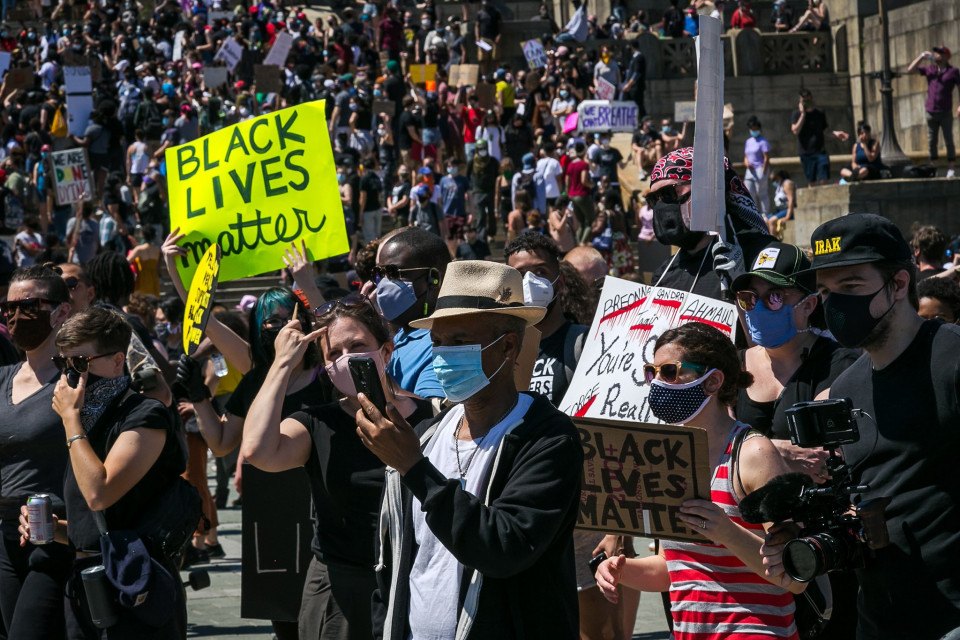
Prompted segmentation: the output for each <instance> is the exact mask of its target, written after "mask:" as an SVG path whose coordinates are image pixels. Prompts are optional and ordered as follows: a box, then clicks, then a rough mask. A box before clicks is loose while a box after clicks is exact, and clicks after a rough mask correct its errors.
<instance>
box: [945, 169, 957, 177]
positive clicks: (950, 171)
mask: <svg viewBox="0 0 960 640" xmlns="http://www.w3.org/2000/svg"><path fill="white" fill-rule="evenodd" d="M947 177H948V178H956V177H957V172H956V171H954V170H953V169H947Z"/></svg>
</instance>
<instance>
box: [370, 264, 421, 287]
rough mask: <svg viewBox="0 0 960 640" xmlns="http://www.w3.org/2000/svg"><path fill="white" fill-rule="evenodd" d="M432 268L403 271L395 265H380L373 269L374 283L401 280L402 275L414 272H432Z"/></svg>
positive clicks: (413, 268) (415, 268) (414, 268)
mask: <svg viewBox="0 0 960 640" xmlns="http://www.w3.org/2000/svg"><path fill="white" fill-rule="evenodd" d="M431 268H432V267H410V268H409V269H401V268H400V267H398V266H397V265H395V264H378V265H377V266H375V267H374V268H373V281H374V282H375V283H377V284H379V283H380V281H381V280H383V279H384V278H386V279H387V280H400V279H401V278H400V274H403V273H410V272H413V271H430V269H431ZM417 277H418V278H419V277H422V276H417Z"/></svg>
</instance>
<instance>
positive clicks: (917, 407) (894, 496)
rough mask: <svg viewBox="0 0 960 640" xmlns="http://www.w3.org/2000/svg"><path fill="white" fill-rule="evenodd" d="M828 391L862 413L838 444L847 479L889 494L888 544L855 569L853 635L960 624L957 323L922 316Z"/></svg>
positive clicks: (918, 633) (936, 632)
mask: <svg viewBox="0 0 960 640" xmlns="http://www.w3.org/2000/svg"><path fill="white" fill-rule="evenodd" d="M830 396H831V397H833V398H850V399H851V400H852V401H853V406H854V407H855V408H857V409H862V410H863V411H864V412H866V414H867V415H864V416H863V417H861V418H859V419H858V421H857V422H858V425H859V428H860V440H859V442H857V443H855V444H850V445H844V447H843V454H844V458H845V459H846V461H847V462H848V463H849V464H850V465H852V467H853V482H854V483H855V484H867V485H869V486H870V489H869V491H866V492H864V493H863V494H862V497H863V499H870V498H876V497H887V498H890V503H889V505H888V506H887V509H886V517H887V531H888V532H889V534H890V545H889V546H888V547H886V548H883V549H879V550H877V551H875V552H874V554H875V556H874V557H872V558H868V559H867V566H866V568H865V569H861V570H858V571H857V577H858V579H859V581H860V604H859V611H860V621H859V628H858V638H884V640H900V639H902V640H907V639H911V640H912V639H914V638H939V637H940V636H941V635H943V634H945V633H946V632H947V631H950V630H951V629H954V628H955V627H958V626H960V475H958V474H957V452H958V451H960V327H957V326H955V325H945V324H942V323H940V322H939V321H936V320H928V321H926V322H924V323H923V325H922V326H921V328H920V331H919V332H918V333H917V336H916V337H915V338H914V340H913V341H912V342H911V343H910V346H908V347H907V349H906V350H905V351H904V352H903V353H902V354H900V356H899V357H897V359H896V360H894V361H893V362H892V363H890V364H889V365H887V366H886V367H884V368H883V369H880V370H879V371H877V370H874V369H873V365H872V363H871V361H870V358H869V357H868V356H867V355H864V356H863V357H861V358H860V359H859V360H857V361H856V362H855V363H854V364H853V365H852V366H851V367H850V368H849V369H847V370H846V371H845V372H843V373H842V374H841V375H840V376H839V377H838V378H837V379H836V380H835V381H834V383H833V386H832V387H831V388H830ZM868 416H869V417H868Z"/></svg>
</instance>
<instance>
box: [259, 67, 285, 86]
mask: <svg viewBox="0 0 960 640" xmlns="http://www.w3.org/2000/svg"><path fill="white" fill-rule="evenodd" d="M253 81H254V83H255V84H256V85H257V91H258V92H261V93H280V92H281V91H283V70H282V69H278V68H277V67H274V66H273V65H266V64H258V65H254V67H253Z"/></svg>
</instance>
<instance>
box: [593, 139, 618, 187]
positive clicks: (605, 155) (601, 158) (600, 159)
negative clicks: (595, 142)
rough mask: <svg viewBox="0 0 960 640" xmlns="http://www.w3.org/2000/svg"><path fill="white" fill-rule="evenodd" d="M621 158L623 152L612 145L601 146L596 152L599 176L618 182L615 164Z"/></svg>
mask: <svg viewBox="0 0 960 640" xmlns="http://www.w3.org/2000/svg"><path fill="white" fill-rule="evenodd" d="M622 160H623V154H622V153H620V151H619V150H618V149H616V148H614V147H610V148H609V149H603V148H601V149H600V151H599V152H598V153H597V170H598V172H599V174H600V175H601V176H606V177H608V178H610V182H619V181H620V178H619V177H618V175H617V165H618V164H619V163H620V162H621V161H622Z"/></svg>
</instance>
